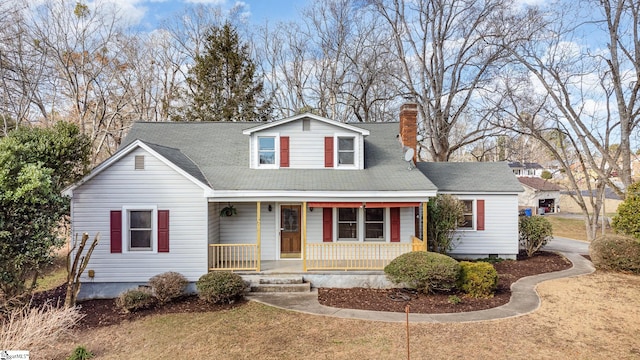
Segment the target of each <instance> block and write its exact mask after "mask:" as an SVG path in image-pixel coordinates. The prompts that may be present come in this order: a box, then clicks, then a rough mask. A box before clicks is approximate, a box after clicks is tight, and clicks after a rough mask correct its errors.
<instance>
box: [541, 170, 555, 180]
mask: <svg viewBox="0 0 640 360" xmlns="http://www.w3.org/2000/svg"><path fill="white" fill-rule="evenodd" d="M540 177H541V178H543V179H545V180H551V179H552V178H553V175H552V174H551V171H549V170H542V173H540Z"/></svg>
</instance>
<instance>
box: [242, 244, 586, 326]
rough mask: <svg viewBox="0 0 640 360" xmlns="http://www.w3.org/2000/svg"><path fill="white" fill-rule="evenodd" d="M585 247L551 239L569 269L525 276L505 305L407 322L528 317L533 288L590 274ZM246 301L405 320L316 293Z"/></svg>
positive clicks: (412, 317)
mask: <svg viewBox="0 0 640 360" xmlns="http://www.w3.org/2000/svg"><path fill="white" fill-rule="evenodd" d="M588 246H589V244H588V243H587V242H584V241H578V240H571V239H562V238H554V239H553V240H552V241H550V242H549V244H548V245H547V246H546V247H545V250H550V251H557V252H560V253H562V254H563V255H564V256H565V257H566V258H567V259H569V260H570V261H571V262H572V263H573V267H572V268H571V269H567V270H563V271H557V272H553V273H546V274H540V275H535V276H528V277H526V278H522V279H520V280H518V281H516V282H515V283H513V284H512V285H511V300H510V301H509V303H507V304H505V305H502V306H499V307H496V308H493V309H487V310H480V311H471V312H466V313H453V314H409V321H410V322H414V323H415V322H424V323H450V322H475V321H487V320H495V319H505V318H510V317H515V316H522V315H525V314H529V313H531V312H533V311H535V310H537V309H538V307H540V297H539V296H538V293H537V292H536V286H537V285H538V284H539V283H541V282H543V281H547V280H553V279H560V278H565V277H572V276H579V275H585V274H590V273H592V272H593V271H594V270H595V269H594V267H593V265H592V264H591V262H590V261H589V260H587V259H585V258H584V257H583V256H582V255H581V254H588V253H589V247H588ZM247 298H248V299H249V300H253V301H257V302H260V303H263V304H267V305H270V306H274V307H278V308H282V309H286V310H293V311H298V312H302V313H306V314H312V315H324V316H333V317H338V318H344V319H360V320H371V321H385V322H405V321H406V314H405V313H395V312H385V311H369V310H353V309H339V308H333V307H329V306H324V305H320V303H319V302H318V293H317V291H316V290H314V291H312V292H309V293H276V294H274V293H252V294H250V295H249V296H247Z"/></svg>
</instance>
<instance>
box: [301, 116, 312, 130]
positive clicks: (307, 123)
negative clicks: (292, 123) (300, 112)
mask: <svg viewBox="0 0 640 360" xmlns="http://www.w3.org/2000/svg"><path fill="white" fill-rule="evenodd" d="M309 130H311V120H310V119H302V131H309Z"/></svg>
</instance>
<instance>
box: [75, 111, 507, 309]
mask: <svg viewBox="0 0 640 360" xmlns="http://www.w3.org/2000/svg"><path fill="white" fill-rule="evenodd" d="M416 119H417V108H416V105H415V104H408V105H404V106H403V107H402V109H401V113H400V134H401V141H398V139H397V134H398V123H366V124H365V123H358V124H345V123H340V122H336V121H332V120H329V119H326V118H323V117H319V116H316V115H312V114H302V115H296V116H293V117H289V118H286V119H283V120H280V121H275V122H268V123H242V122H213V123H193V122H191V123H136V124H135V125H134V126H133V128H132V129H131V131H130V133H129V134H128V136H127V138H126V139H125V141H124V142H123V144H122V146H121V148H120V149H119V150H118V152H117V153H116V154H114V155H113V156H112V157H111V158H109V159H107V160H106V161H105V162H103V163H102V164H100V165H99V166H97V167H96V168H95V169H94V170H93V171H92V172H91V173H89V174H88V175H87V176H86V177H84V178H83V179H82V180H81V181H80V182H78V183H76V184H74V185H73V186H71V187H69V188H68V189H66V191H65V193H66V194H67V195H68V196H70V197H71V198H72V200H71V218H72V232H73V233H82V232H88V233H89V234H92V235H93V234H95V233H98V232H99V233H100V234H101V240H100V243H99V244H98V246H97V247H96V249H95V251H94V252H93V255H92V257H91V261H90V263H89V266H88V269H90V270H93V271H91V272H90V273H91V274H92V278H88V277H87V276H86V275H85V277H84V278H83V279H82V280H83V286H82V292H81V294H80V298H87V297H114V296H117V295H118V294H119V293H120V292H122V291H123V290H124V289H127V288H131V287H134V286H137V285H138V284H144V283H146V282H147V281H148V280H149V278H150V277H152V276H154V275H157V274H160V273H163V272H166V271H177V272H180V273H182V274H183V275H185V276H186V277H187V278H188V279H189V280H190V281H195V280H197V279H198V278H199V277H200V276H201V275H203V274H204V273H206V272H207V271H216V270H235V271H247V272H254V273H255V272H260V271H264V270H271V271H276V272H277V271H279V269H283V268H285V267H286V269H287V271H295V272H300V273H306V274H310V273H311V272H316V274H318V273H317V271H319V270H321V271H323V272H325V273H326V271H329V270H381V269H382V268H383V267H384V265H386V264H387V263H388V262H389V261H390V260H392V259H393V258H395V257H397V256H398V255H400V254H402V253H406V252H410V251H412V250H419V249H424V248H425V244H424V242H423V241H421V240H420V238H422V239H424V238H426V218H425V217H423V216H422V214H423V213H424V212H425V211H426V206H427V202H428V200H429V199H430V198H432V197H434V196H435V195H436V193H437V191H438V189H437V187H436V185H434V184H433V183H432V182H431V181H430V180H429V178H427V177H425V176H424V175H423V173H422V172H421V171H419V170H417V169H412V168H413V167H412V165H411V163H410V162H407V161H405V159H404V158H405V157H406V156H404V155H406V154H405V153H403V145H404V147H405V151H406V149H408V148H410V149H415V148H416V126H417V125H416ZM401 143H402V144H401ZM487 166H495V165H487ZM502 166H503V167H504V168H505V169H506V165H502ZM421 169H424V168H423V167H422V166H421ZM451 169H454V167H452V168H451ZM441 170H442V173H441V175H442V176H445V177H449V178H450V179H451V181H454V182H455V183H456V184H460V185H462V184H464V182H462V181H460V182H457V181H456V180H455V176H462V177H466V178H469V177H472V178H473V180H474V181H475V180H476V179H477V176H476V175H475V174H474V173H464V174H454V173H451V174H450V175H449V176H448V175H446V174H447V168H446V166H445V167H444V168H442V169H441ZM501 174H504V172H501ZM487 175H489V174H488V172H487ZM490 179H491V180H490V181H491V182H493V183H495V185H497V184H501V183H503V182H507V183H509V182H511V181H512V180H513V175H512V174H508V176H494V177H491V178H490ZM466 183H467V184H471V183H470V182H466ZM508 188H509V189H510V191H511V192H512V193H513V194H512V196H513V198H514V199H515V192H516V190H515V189H512V188H511V187H510V186H509V187H508ZM454 190H456V193H458V194H460V196H463V195H464V196H468V198H467V199H474V206H475V207H472V208H471V209H470V213H469V214H468V215H469V216H470V217H471V218H473V219H474V220H473V224H474V225H472V226H471V227H470V228H469V230H465V231H466V232H468V234H465V236H464V239H466V240H465V243H464V246H463V247H461V249H464V254H465V255H469V256H480V257H484V256H488V255H489V254H498V255H500V256H502V257H507V258H514V257H515V256H516V254H517V252H518V251H517V226H516V227H515V228H514V225H513V224H517V218H516V216H517V204H516V202H515V200H513V201H512V202H509V201H503V202H502V203H501V204H502V205H499V206H504V208H503V209H502V208H501V209H500V211H498V209H497V208H496V206H498V205H496V204H498V203H497V202H496V203H495V204H494V199H493V198H492V196H493V192H491V191H488V192H484V191H483V190H482V189H481V188H480V187H477V186H474V187H473V188H472V189H471V191H464V189H458V188H457V187H456V189H454ZM475 190H478V191H479V192H478V193H477V194H475V195H474V191H475ZM476 195H477V196H476ZM497 195H500V194H497ZM485 196H486V197H485ZM500 196H501V195H500ZM475 199H477V200H475ZM485 199H486V200H485ZM480 200H484V201H485V202H484V204H485V206H486V210H483V209H482V208H481V207H480V204H482V202H481V201H480ZM501 201H502V200H501ZM483 216H484V221H481V220H482V219H483ZM509 216H511V217H512V219H511V220H506V219H504V218H506V217H509ZM494 217H496V218H498V217H499V218H500V220H499V221H496V219H494ZM481 223H483V224H484V226H481V225H476V224H481ZM505 224H507V225H505ZM503 226H506V227H504V228H503ZM479 232H485V234H486V235H488V237H492V236H494V235H491V234H490V233H493V232H496V235H495V236H496V239H498V238H499V239H500V240H497V241H495V242H491V241H488V240H487V236H478V237H477V241H475V240H473V236H472V233H479ZM499 232H511V235H510V236H511V243H510V244H509V243H508V241H507V237H508V236H504V237H502V236H501V235H500V236H499V235H497V234H498V233H499ZM500 244H502V245H500ZM496 245H497V246H496ZM501 246H503V247H501ZM283 271H284V270H283ZM338 274H345V272H344V271H342V272H338ZM309 276H311V275H309ZM316 279H318V280H317V281H318V282H319V283H320V282H321V280H319V278H318V277H316ZM313 281H315V280H312V282H313Z"/></svg>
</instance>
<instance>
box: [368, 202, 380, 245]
mask: <svg viewBox="0 0 640 360" xmlns="http://www.w3.org/2000/svg"><path fill="white" fill-rule="evenodd" d="M364 240H365V241H384V209H383V208H375V209H365V211H364Z"/></svg>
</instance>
